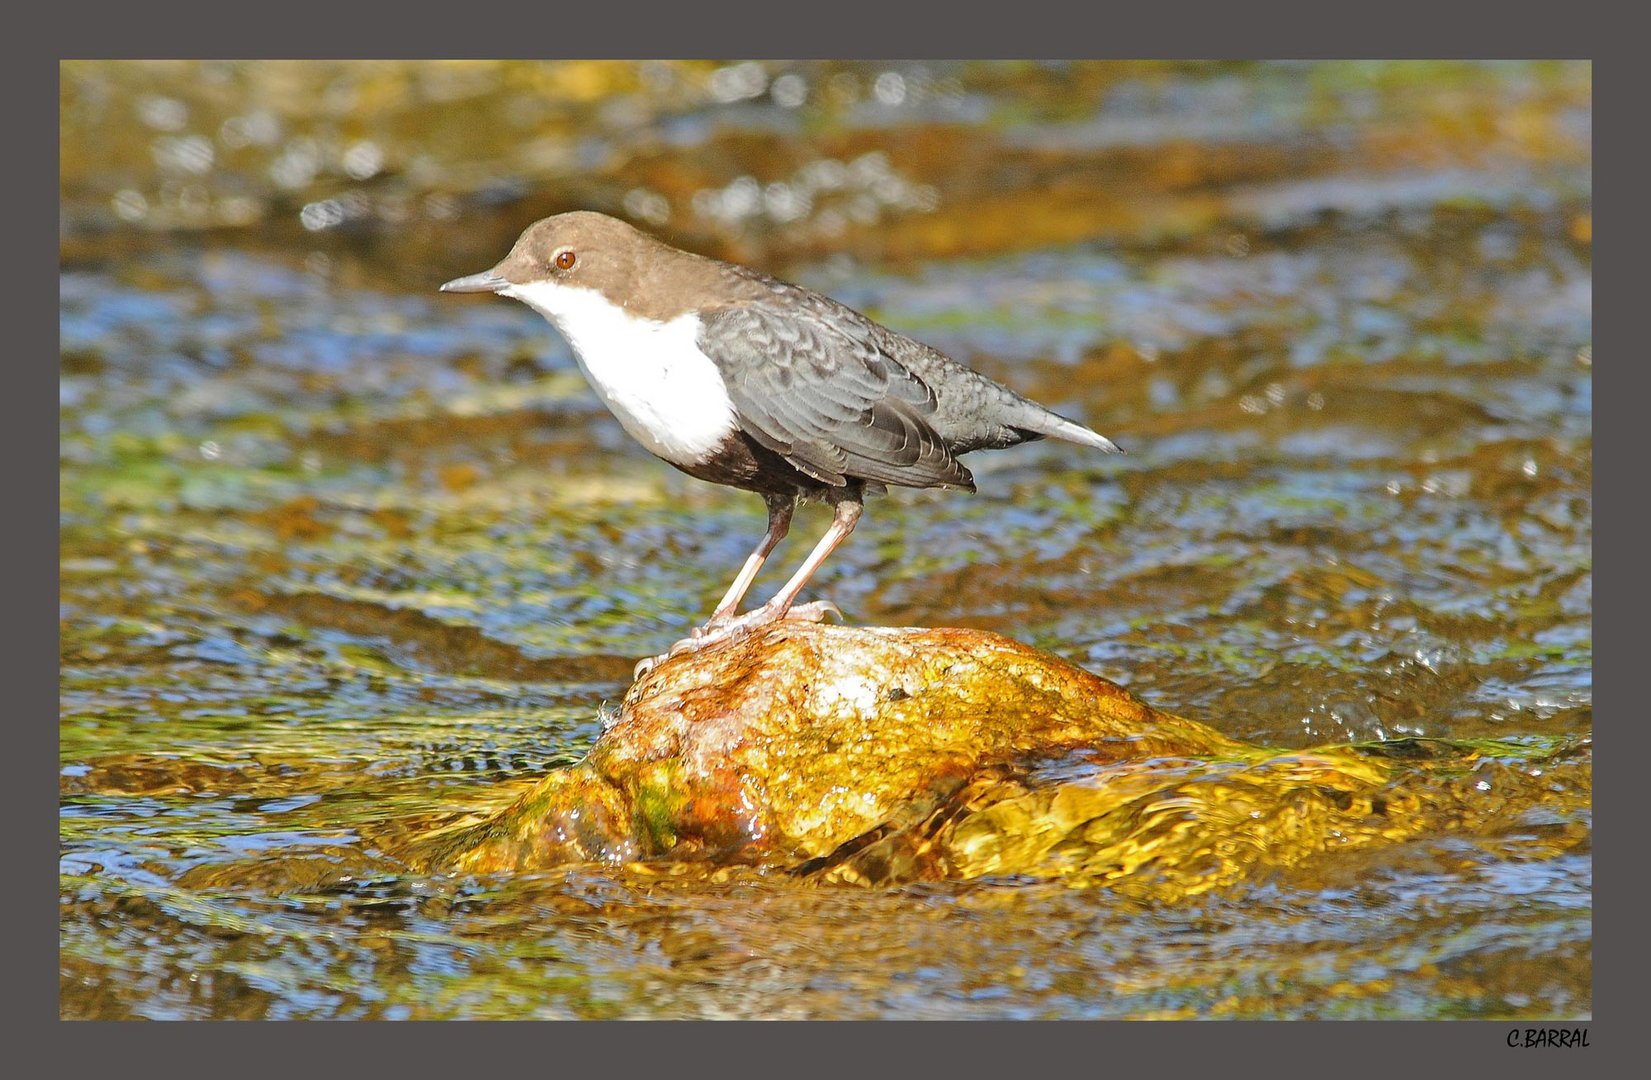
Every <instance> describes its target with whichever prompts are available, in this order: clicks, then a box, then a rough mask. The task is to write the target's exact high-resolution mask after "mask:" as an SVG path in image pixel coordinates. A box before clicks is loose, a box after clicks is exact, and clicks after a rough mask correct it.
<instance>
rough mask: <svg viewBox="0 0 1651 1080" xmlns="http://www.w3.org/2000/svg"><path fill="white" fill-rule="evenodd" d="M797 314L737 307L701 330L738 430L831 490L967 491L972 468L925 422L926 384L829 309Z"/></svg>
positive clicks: (928, 411)
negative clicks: (876, 486) (875, 486)
mask: <svg viewBox="0 0 1651 1080" xmlns="http://www.w3.org/2000/svg"><path fill="white" fill-rule="evenodd" d="M799 308H800V310H792V311H787V312H785V313H784V314H781V313H779V312H777V311H775V310H774V309H773V308H772V306H770V305H769V304H767V303H765V302H763V301H753V302H749V303H743V304H736V305H733V306H730V307H726V308H723V309H721V310H719V311H717V312H715V313H713V314H711V315H709V316H708V317H707V318H706V319H705V321H704V324H703V326H702V327H701V329H700V334H699V346H700V349H701V350H702V351H703V352H704V353H705V355H706V356H708V357H709V358H710V359H711V361H712V362H713V363H715V364H716V365H717V368H718V370H720V371H721V372H722V375H723V380H724V382H726V383H727V384H728V396H729V398H730V399H731V400H732V401H733V403H734V408H735V409H736V410H737V412H738V413H739V422H740V427H741V429H742V430H744V431H745V433H746V434H747V435H749V436H751V438H753V439H755V440H756V441H757V442H759V443H761V444H762V445H763V446H765V447H767V448H768V449H769V450H772V451H773V452H774V453H776V454H779V455H780V456H781V457H783V458H784V459H785V460H786V461H788V462H789V463H790V464H791V465H792V466H794V467H795V468H797V469H798V470H799V471H801V472H803V473H805V474H807V475H808V476H811V477H813V478H814V479H816V480H819V481H820V482H821V483H825V484H830V485H832V486H833V487H842V486H843V485H845V484H847V483H848V482H849V481H850V480H869V481H873V482H879V483H884V484H897V485H901V486H904V487H959V488H964V489H966V490H969V491H973V490H974V487H975V485H974V478H973V477H971V476H970V475H969V470H968V469H966V468H964V467H963V465H962V464H961V463H959V462H958V460H957V458H956V457H955V456H954V455H953V454H952V452H951V451H950V450H949V449H948V448H947V446H946V442H945V440H944V439H942V438H941V437H940V435H939V434H938V433H937V432H936V431H935V429H934V427H933V425H932V424H931V423H930V421H929V417H930V416H932V415H933V413H934V409H935V397H934V392H933V391H932V390H931V389H929V387H928V385H927V384H925V383H924V382H923V381H922V380H921V379H919V378H917V376H915V375H913V374H912V373H911V372H910V371H907V370H906V369H905V368H904V367H902V366H901V365H900V364H899V363H897V362H896V361H895V360H894V359H893V358H892V357H890V356H889V355H888V354H887V353H885V352H883V351H882V350H881V349H879V348H878V347H877V346H876V345H875V344H874V343H873V342H872V340H871V337H870V335H869V334H868V333H865V332H864V331H863V330H862V328H861V327H859V326H857V325H855V324H854V323H852V322H849V321H845V318H844V317H843V316H842V315H839V314H838V313H837V312H835V311H833V310H832V309H831V308H829V307H825V306H823V305H822V306H814V305H799Z"/></svg>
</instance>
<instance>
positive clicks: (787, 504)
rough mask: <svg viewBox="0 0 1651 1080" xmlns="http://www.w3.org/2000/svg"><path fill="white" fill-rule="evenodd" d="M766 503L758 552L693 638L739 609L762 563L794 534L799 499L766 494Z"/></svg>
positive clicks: (741, 569)
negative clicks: (765, 527)
mask: <svg viewBox="0 0 1651 1080" xmlns="http://www.w3.org/2000/svg"><path fill="white" fill-rule="evenodd" d="M763 501H764V502H765V503H767V504H768V532H766V533H764V534H763V538H762V542H761V543H760V544H758V545H757V550H755V551H753V552H752V553H751V556H750V558H748V559H746V560H745V565H744V566H743V567H741V568H740V573H739V577H737V578H735V579H734V583H733V584H732V585H730V586H728V592H727V593H726V594H725V595H724V596H723V598H722V602H721V603H719V604H718V605H717V609H716V610H715V611H713V612H711V617H710V618H709V619H707V620H706V621H705V625H704V626H702V627H700V628H699V629H698V630H695V631H694V636H696V637H697V636H700V635H702V634H703V633H705V632H706V631H707V630H710V629H712V628H714V627H715V626H716V625H717V624H718V623H720V622H723V621H724V620H726V619H727V618H728V617H729V616H731V615H733V614H734V612H735V611H737V610H739V606H740V601H741V600H744V599H745V594H746V593H747V592H749V591H750V589H751V583H752V582H753V581H755V580H757V571H759V570H761V569H762V564H763V562H764V561H765V560H767V558H768V556H769V555H770V554H771V553H772V552H773V550H774V549H775V548H776V547H778V546H779V543H780V541H781V540H784V539H785V534H786V533H787V532H789V531H791V515H792V513H793V512H794V511H795V510H796V509H797V497H796V496H795V495H764V496H763Z"/></svg>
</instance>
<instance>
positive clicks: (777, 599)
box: [739, 491, 864, 626]
mask: <svg viewBox="0 0 1651 1080" xmlns="http://www.w3.org/2000/svg"><path fill="white" fill-rule="evenodd" d="M832 509H833V515H832V518H831V528H829V529H827V530H826V534H825V535H824V536H822V537H820V542H819V543H818V544H815V545H814V550H813V551H811V552H809V553H808V558H806V559H804V560H803V564H802V565H801V566H799V567H798V568H797V572H796V573H795V574H792V575H791V580H790V581H788V582H786V583H785V588H783V589H781V590H780V591H779V592H778V593H776V594H775V595H774V599H772V600H770V601H768V603H766V604H764V605H763V606H762V607H760V608H757V609H755V610H753V611H750V612H748V613H746V614H745V615H743V616H741V617H740V619H739V621H740V622H741V623H747V620H749V623H747V625H748V626H762V625H763V624H764V623H771V622H778V621H779V620H781V619H784V618H787V617H794V618H804V619H808V620H810V621H811V622H819V621H820V620H821V619H822V618H824V617H825V615H826V613H827V612H831V613H834V614H836V615H837V616H838V617H839V618H841V617H842V613H841V612H839V611H837V605H836V604H833V603H831V602H829V601H822V602H821V603H818V604H804V605H803V607H801V608H796V609H793V608H792V606H791V605H792V604H793V603H794V602H795V601H796V599H797V594H798V593H800V592H802V591H803V587H804V586H805V585H807V584H808V580H809V579H810V578H812V577H813V576H814V572H815V571H816V570H818V569H819V568H820V564H821V563H823V562H825V561H826V557H827V556H828V555H830V554H831V553H832V552H833V551H835V550H837V545H838V544H841V543H842V542H843V541H844V540H846V539H848V534H849V533H851V532H853V531H854V525H855V523H856V522H858V521H859V520H860V514H861V513H862V512H863V511H864V507H863V506H862V505H861V503H860V493H859V492H858V491H854V492H852V493H845V494H843V495H841V496H839V497H838V498H837V499H836V500H835V505H834V506H833V508H832Z"/></svg>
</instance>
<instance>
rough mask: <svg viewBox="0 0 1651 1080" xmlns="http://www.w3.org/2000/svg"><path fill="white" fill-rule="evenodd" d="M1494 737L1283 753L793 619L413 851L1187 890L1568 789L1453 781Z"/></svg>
mask: <svg viewBox="0 0 1651 1080" xmlns="http://www.w3.org/2000/svg"><path fill="white" fill-rule="evenodd" d="M1487 749H1489V748H1488V747H1487V746H1485V745H1480V746H1473V745H1470V744H1467V743H1459V744H1449V743H1444V742H1439V741H1423V742H1417V741H1414V740H1409V741H1405V742H1396V743H1378V744H1370V745H1367V746H1362V747H1356V746H1339V747H1326V748H1322V749H1318V750H1306V751H1271V750H1267V749H1265V748H1262V747H1257V746H1251V745H1247V744H1244V743H1240V742H1236V741H1234V740H1232V739H1229V738H1226V737H1225V736H1222V735H1221V734H1219V733H1218V732H1216V731H1215V730H1214V729H1212V728H1210V727H1207V726H1205V725H1203V724H1200V723H1197V722H1194V721H1191V720H1186V719H1183V718H1181V717H1178V716H1174V715H1171V714H1169V713H1165V712H1161V711H1159V710H1157V709H1153V708H1152V707H1150V706H1148V705H1147V704H1145V703H1144V702H1142V701H1140V700H1139V699H1138V698H1136V697H1135V696H1133V695H1132V694H1130V693H1129V692H1128V691H1126V690H1124V689H1123V688H1121V687H1119V686H1117V685H1116V684H1114V683H1111V682H1109V681H1107V680H1105V679H1102V678H1100V677H1098V676H1095V675H1092V674H1090V673H1088V672H1085V671H1083V670H1081V669H1079V668H1076V667H1073V666H1071V665H1070V664H1068V663H1066V662H1064V661H1062V660H1060V659H1059V658H1057V657H1054V656H1051V655H1049V654H1047V653H1043V652H1039V651H1038V650H1035V649H1032V648H1030V647H1028V646H1025V645H1021V644H1019V643H1017V642H1014V641H1011V640H1009V639H1008V638H1005V637H1002V636H1000V635H997V634H993V633H988V632H984V631H978V630H963V629H917V628H901V629H895V628H881V627H872V628H850V627H838V626H816V625H812V624H806V623H800V622H788V623H781V624H779V625H777V626H774V627H770V628H767V629H765V630H762V631H759V632H757V633H754V634H752V635H750V636H748V637H745V638H743V639H739V640H736V641H733V642H729V643H726V644H723V645H720V646H717V647H714V648H709V649H706V650H703V651H701V652H698V653H691V654H687V655H682V656H678V657H675V658H673V659H671V660H669V661H667V662H665V663H663V664H661V665H660V666H659V667H657V668H655V669H654V670H652V671H650V672H649V673H648V674H647V675H645V676H644V677H642V678H641V679H639V680H638V681H637V682H636V683H635V684H634V685H633V686H632V687H631V688H630V691H629V692H628V693H627V694H626V695H625V699H624V703H623V704H622V706H621V707H620V709H619V712H618V714H617V716H616V717H614V718H613V719H612V720H611V722H610V723H609V724H608V725H607V727H606V730H605V731H604V732H603V734H602V736H601V738H600V739H598V740H597V742H596V744H595V746H594V747H592V749H591V751H590V753H589V755H588V756H587V757H586V758H585V760H584V761H582V762H580V763H579V764H577V765H575V766H573V767H571V768H568V769H564V770H560V771H558V772H555V773H552V774H551V775H549V776H547V777H546V778H545V779H544V780H543V781H542V782H541V783H539V784H538V785H537V786H535V787H534V788H533V789H532V790H530V791H528V792H527V793H526V794H524V795H522V796H521V797H520V798H519V799H517V800H516V801H515V802H514V803H513V804H511V805H510V806H509V807H507V808H505V809H504V810H502V811H499V812H497V813H495V814H493V815H491V816H489V817H487V818H485V819H484V820H482V821H480V822H472V823H466V824H463V825H460V826H457V827H452V826H449V827H447V828H444V829H442V830H439V831H437V832H436V833H435V834H434V835H431V836H427V837H423V838H420V839H418V840H416V841H414V842H413V843H412V845H411V846H410V847H409V849H408V851H407V854H408V856H409V857H410V858H411V859H412V860H413V861H414V862H416V863H417V864H419V865H420V866H421V867H423V868H424V869H427V870H438V871H454V870H462V871H467V872H482V873H494V872H507V871H508V872H521V871H527V870H536V869H543V868H546V867H553V866H557V865H559V864H564V863H576V862H605V863H610V864H617V863H631V862H638V861H645V860H664V861H670V862H708V863H742V864H751V865H758V866H766V867H775V868H781V869H785V870H788V871H792V872H794V873H796V874H797V875H799V876H803V877H810V878H815V879H819V880H825V881H853V882H859V883H865V884H891V883H899V882H903V881H912V880H918V879H941V878H963V879H967V878H973V877H979V876H985V875H1027V876H1032V877H1042V878H1059V879H1062V880H1065V881H1068V882H1071V883H1074V884H1094V885H1101V884H1106V885H1110V886H1112V887H1115V888H1122V889H1124V890H1125V891H1128V892H1132V893H1136V894H1141V895H1149V896H1152V897H1154V898H1158V899H1172V898H1177V897H1184V896H1187V895H1192V894H1196V893H1200V892H1204V891H1206V890H1209V889H1212V888H1219V887H1223V886H1228V885H1232V884H1234V883H1236V882H1238V881H1240V880H1242V879H1243V878H1244V877H1245V876H1246V875H1249V874H1252V873H1255V872H1258V871H1263V870H1277V869H1283V868H1289V867H1292V866H1295V865H1297V864H1300V863H1303V862H1305V861H1307V860H1310V859H1313V858H1315V857H1317V856H1321V855H1324V854H1325V853H1327V852H1331V851H1336V850H1343V851H1344V850H1349V849H1351V848H1353V847H1358V846H1362V845H1366V844H1377V843H1381V842H1383V841H1387V842H1391V841H1394V840H1397V839H1401V838H1403V837H1407V836H1410V835H1413V834H1415V833H1419V832H1423V831H1427V830H1429V829H1447V828H1448V829H1453V830H1456V831H1458V832H1460V831H1461V830H1463V829H1466V828H1478V827H1481V826H1484V825H1486V824H1487V823H1489V822H1491V821H1492V820H1493V819H1496V818H1503V819H1505V820H1509V821H1511V820H1513V818H1514V817H1516V816H1517V812H1518V811H1522V810H1526V809H1532V808H1534V807H1535V806H1536V805H1537V804H1539V803H1540V802H1541V801H1543V800H1544V799H1545V796H1544V795H1543V794H1542V793H1539V792H1531V793H1529V795H1528V796H1527V799H1526V800H1521V801H1520V803H1519V805H1517V806H1512V807H1510V806H1507V805H1504V806H1500V807H1497V808H1496V810H1495V811H1494V812H1491V813H1485V812H1483V811H1478V812H1474V811H1470V810H1468V809H1467V804H1465V803H1464V802H1462V801H1461V800H1460V799H1457V798H1454V797H1452V796H1451V794H1450V792H1449V787H1448V784H1446V785H1445V786H1443V787H1440V786H1439V785H1438V784H1436V783H1435V784H1432V785H1431V786H1430V785H1429V783H1428V782H1429V781H1433V780H1437V779H1438V776H1439V775H1441V774H1443V775H1447V776H1448V775H1449V774H1451V773H1458V774H1463V773H1466V772H1468V771H1470V770H1471V769H1472V767H1473V766H1474V765H1475V763H1476V762H1478V761H1479V759H1480V758H1481V757H1483V756H1484V754H1485V753H1486V751H1487ZM1504 749H1506V748H1504ZM1576 749H1577V748H1575V747H1569V748H1567V753H1571V752H1573V751H1575V750H1576ZM1584 753H1585V751H1584ZM1579 790H1580V792H1581V797H1582V798H1584V799H1586V797H1587V796H1586V792H1587V790H1588V789H1587V788H1586V787H1584V788H1581V789H1579ZM1573 794H1575V792H1573ZM1560 801H1561V802H1564V801H1565V800H1560ZM1572 802H1573V803H1574V799H1573V800H1572ZM1570 808H1571V809H1574V808H1575V807H1574V805H1572V806H1571V807H1570Z"/></svg>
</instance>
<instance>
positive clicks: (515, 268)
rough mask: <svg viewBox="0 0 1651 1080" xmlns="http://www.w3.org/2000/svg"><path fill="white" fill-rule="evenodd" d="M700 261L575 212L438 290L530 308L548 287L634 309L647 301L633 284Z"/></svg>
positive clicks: (535, 228)
mask: <svg viewBox="0 0 1651 1080" xmlns="http://www.w3.org/2000/svg"><path fill="white" fill-rule="evenodd" d="M703 261H705V260H701V259H699V258H698V256H694V255H690V254H688V253H687V252H683V251H677V250H676V249H675V248H672V247H669V246H667V245H666V244H664V243H662V242H661V241H659V240H656V239H654V238H653V237H651V236H649V235H648V234H647V233H645V232H642V231H641V230H640V229H637V228H635V227H633V226H631V225H627V224H626V223H625V222H623V221H620V220H619V219H618V218H611V217H608V216H607V215H606V214H598V213H596V212H594V211H590V210H575V211H572V212H570V213H566V214H557V215H556V216H554V217H547V218H544V219H543V220H541V221H536V222H534V223H533V224H532V225H530V226H528V228H527V231H525V232H523V233H522V235H521V236H520V237H519V238H517V240H516V244H515V246H514V247H512V248H511V249H510V254H509V255H506V256H505V257H504V259H503V260H501V261H500V262H499V264H498V265H497V266H495V267H493V268H492V269H491V270H484V271H482V272H481V273H479V274H471V275H469V276H468V277H461V278H457V279H455V280H453V281H449V282H448V283H447V284H445V285H443V286H442V287H441V291H442V292H491V293H499V294H501V295H504V296H511V297H515V298H517V299H522V300H527V301H528V302H530V303H531V302H532V301H531V300H530V298H529V297H530V295H531V294H532V293H533V292H534V291H535V290H538V291H540V292H543V291H545V290H543V289H542V288H540V287H541V286H543V285H545V284H547V283H548V284H552V285H556V286H564V287H568V288H574V289H587V290H590V291H593V292H597V293H601V294H602V295H604V296H605V297H607V298H608V299H609V300H611V301H613V302H614V303H625V301H626V300H631V301H632V303H631V304H626V306H633V307H634V302H635V301H636V300H639V299H642V298H643V297H645V296H646V293H641V292H639V291H638V289H637V285H638V283H640V282H641V281H643V280H646V279H650V278H654V277H656V276H657V275H658V274H660V273H661V272H670V271H671V269H672V267H673V266H680V267H682V268H683V269H686V268H687V266H691V264H693V263H699V262H703ZM679 272H680V271H679ZM550 291H559V290H550ZM533 306H535V307H538V306H540V305H538V304H534V305H533ZM547 314H548V313H547Z"/></svg>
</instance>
